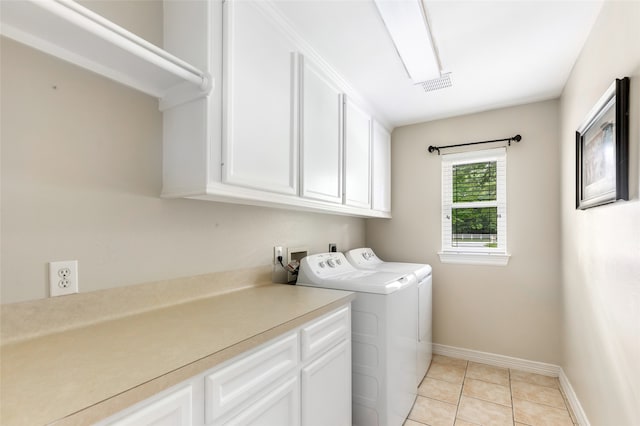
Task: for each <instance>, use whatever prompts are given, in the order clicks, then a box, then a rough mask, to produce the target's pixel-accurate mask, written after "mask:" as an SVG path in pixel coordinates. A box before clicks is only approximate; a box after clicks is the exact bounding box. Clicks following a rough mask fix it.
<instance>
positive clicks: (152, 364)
mask: <svg viewBox="0 0 640 426" xmlns="http://www.w3.org/2000/svg"><path fill="white" fill-rule="evenodd" d="M353 297H354V295H353V293H348V292H343V291H336V290H327V289H320V288H310V287H299V286H290V285H281V284H267V285H261V286H256V287H250V288H245V289H241V290H237V291H232V292H228V293H225V294H221V295H216V296H213V297H208V298H204V299H199V300H195V301H189V302H185V303H181V304H179V305H175V306H170V307H165V308H162V309H156V310H152V311H149V312H144V313H139V314H135V315H131V316H127V317H123V318H118V319H113V320H109V321H104V322H100V323H97V324H92V325H87V326H84V327H81V328H76V329H71V330H66V331H62V332H57V333H53V334H48V335H44V336H39V337H36V338H32V339H28V340H24V341H18V342H13V343H7V344H4V345H2V346H1V347H0V357H1V358H0V362H1V376H0V424H2V425H5V426H8V425H43V424H50V423H55V424H64V425H85V424H90V423H93V422H95V421H98V420H100V419H102V418H105V417H107V416H109V415H111V414H113V413H115V412H117V411H120V410H121V409H123V408H125V407H127V406H130V405H132V404H134V403H136V402H139V401H141V400H143V399H145V398H148V397H149V396H152V395H153V394H155V393H158V392H160V391H161V390H164V389H166V388H168V387H170V386H173V385H175V384H178V383H180V382H182V381H184V380H186V379H189V378H190V377H193V376H195V375H197V374H199V373H202V372H204V371H206V370H207V369H209V368H212V367H214V366H216V365H217V364H219V363H221V362H223V361H225V360H227V359H230V358H232V357H233V356H235V355H238V354H240V353H242V352H244V351H246V350H248V349H251V348H253V347H255V346H257V345H259V344H261V343H263V342H265V341H267V340H269V339H271V338H274V337H276V336H278V335H280V334H282V333H284V332H286V331H289V330H292V329H294V328H296V327H298V326H300V325H302V324H304V323H305V322H308V321H310V320H312V319H314V318H316V317H319V316H320V315H323V314H324V313H326V312H329V311H331V310H333V309H335V308H337V307H338V306H340V305H343V304H345V303H347V302H349V301H350V300H352V298H353Z"/></svg>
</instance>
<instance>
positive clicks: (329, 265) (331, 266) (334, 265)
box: [327, 259, 336, 268]
mask: <svg viewBox="0 0 640 426" xmlns="http://www.w3.org/2000/svg"><path fill="white" fill-rule="evenodd" d="M327 266H328V267H330V268H335V267H336V263H335V262H334V261H333V259H329V260H327Z"/></svg>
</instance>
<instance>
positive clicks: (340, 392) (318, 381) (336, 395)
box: [301, 340, 351, 426]
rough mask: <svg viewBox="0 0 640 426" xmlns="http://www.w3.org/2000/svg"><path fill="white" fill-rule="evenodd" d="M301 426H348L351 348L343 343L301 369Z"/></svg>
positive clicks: (347, 341)
mask: <svg viewBox="0 0 640 426" xmlns="http://www.w3.org/2000/svg"><path fill="white" fill-rule="evenodd" d="M301 410H302V424H303V425H305V426H315V425H317V426H326V425H333V426H341V425H344V426H350V425H351V345H350V341H349V340H345V341H343V342H341V343H340V344H338V345H337V346H336V347H334V348H333V349H331V350H330V351H328V352H327V353H325V354H324V355H321V356H320V357H319V358H318V359H317V360H315V361H314V362H312V363H311V364H309V365H308V366H307V367H305V368H303V369H302V409H301Z"/></svg>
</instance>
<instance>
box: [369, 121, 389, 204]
mask: <svg viewBox="0 0 640 426" xmlns="http://www.w3.org/2000/svg"><path fill="white" fill-rule="evenodd" d="M372 145H373V149H372V151H373V173H372V179H371V208H372V209H373V210H378V211H382V212H390V211H391V135H390V134H389V132H388V131H387V129H385V128H384V127H383V126H382V125H381V124H380V123H378V122H377V121H374V122H373V142H372Z"/></svg>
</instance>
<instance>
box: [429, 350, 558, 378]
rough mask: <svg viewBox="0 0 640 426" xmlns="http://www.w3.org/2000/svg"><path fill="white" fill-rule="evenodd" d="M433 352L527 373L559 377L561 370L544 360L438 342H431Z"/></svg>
mask: <svg viewBox="0 0 640 426" xmlns="http://www.w3.org/2000/svg"><path fill="white" fill-rule="evenodd" d="M433 353H434V354H437V355H444V356H449V357H452V358H461V359H466V360H467V361H474V362H481V363H483V364H489V365H493V366H495V367H503V368H514V369H516V370H522V371H526V372H528V373H537V374H543V375H545V376H551V377H559V376H560V370H561V368H560V367H559V366H557V365H553V364H546V363H544V362H538V361H529V360H528V359H522V358H514V357H510V356H505V355H498V354H492V353H488V352H481V351H475V350H472V349H464V348H456V347H453V346H446V345H441V344H438V343H434V344H433Z"/></svg>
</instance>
